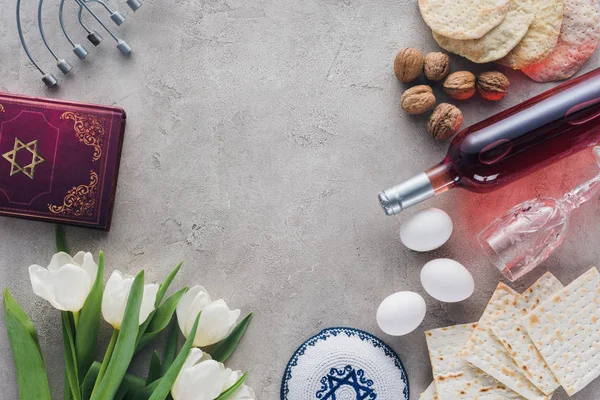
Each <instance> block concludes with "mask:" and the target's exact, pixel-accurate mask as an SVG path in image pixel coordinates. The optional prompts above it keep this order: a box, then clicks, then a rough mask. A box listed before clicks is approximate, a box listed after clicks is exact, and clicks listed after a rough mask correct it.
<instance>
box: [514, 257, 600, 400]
mask: <svg viewBox="0 0 600 400" xmlns="http://www.w3.org/2000/svg"><path fill="white" fill-rule="evenodd" d="M522 324H523V325H524V326H525V329H526V330H527V333H528V334H529V336H530V337H531V339H533V342H534V344H535V346H536V347H537V349H538V350H539V351H540V353H541V354H542V357H544V360H545V361H546V364H548V366H549V367H550V369H551V370H552V373H553V374H554V376H556V378H557V379H558V382H560V384H561V385H562V387H563V388H564V389H565V390H566V392H567V393H568V394H569V396H572V395H574V394H575V393H577V392H578V391H580V390H581V389H583V388H584V387H586V386H587V385H588V384H589V383H590V382H592V381H593V380H594V379H596V378H597V377H598V376H600V273H598V270H597V269H596V268H592V269H591V270H589V271H588V272H586V273H585V274H584V275H582V276H581V277H579V278H577V279H576V280H575V281H574V282H573V283H571V284H570V285H569V286H567V287H566V288H565V289H563V290H561V291H560V292H558V293H557V294H555V295H554V296H552V298H550V299H548V300H547V301H545V302H544V303H542V305H540V306H539V307H538V308H537V309H536V310H535V311H532V312H531V313H529V314H528V315H527V316H525V317H524V318H523V319H522Z"/></svg>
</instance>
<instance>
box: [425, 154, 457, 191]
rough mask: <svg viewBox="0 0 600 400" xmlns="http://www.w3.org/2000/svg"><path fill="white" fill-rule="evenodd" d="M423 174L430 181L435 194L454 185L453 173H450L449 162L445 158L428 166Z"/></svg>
mask: <svg viewBox="0 0 600 400" xmlns="http://www.w3.org/2000/svg"><path fill="white" fill-rule="evenodd" d="M425 174H426V175H427V178H428V179H429V181H430V182H431V186H432V187H433V190H434V191H435V194H436V195H438V194H440V193H444V192H446V191H448V190H450V189H452V188H453V187H454V186H456V182H457V180H456V179H455V178H454V174H452V170H451V169H450V163H448V162H446V161H445V160H444V161H442V162H441V163H439V164H437V165H434V166H433V167H431V168H429V169H428V170H427V171H425Z"/></svg>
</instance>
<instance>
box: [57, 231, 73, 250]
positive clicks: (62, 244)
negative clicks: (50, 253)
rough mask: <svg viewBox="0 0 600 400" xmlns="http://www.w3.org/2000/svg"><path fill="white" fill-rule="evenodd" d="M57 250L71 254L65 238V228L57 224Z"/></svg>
mask: <svg viewBox="0 0 600 400" xmlns="http://www.w3.org/2000/svg"><path fill="white" fill-rule="evenodd" d="M56 251H58V252H59V253H60V252H61V251H62V252H63V253H67V254H70V253H69V245H68V244H67V239H66V238H65V228H64V227H63V226H62V225H56Z"/></svg>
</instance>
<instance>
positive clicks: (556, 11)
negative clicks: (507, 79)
mask: <svg viewBox="0 0 600 400" xmlns="http://www.w3.org/2000/svg"><path fill="white" fill-rule="evenodd" d="M563 4H564V3H563V0H535V1H534V2H533V10H532V11H534V13H535V19H534V20H533V23H532V24H531V26H530V27H529V30H528V31H527V34H526V35H525V37H524V38H523V40H521V41H520V42H519V44H518V45H517V46H516V47H515V48H514V49H512V50H511V52H510V53H508V54H507V55H506V57H504V58H502V59H500V60H498V63H500V64H502V65H506V66H507V67H511V68H514V69H521V68H523V67H526V66H528V65H532V64H536V63H538V62H540V61H541V60H543V59H544V58H545V57H546V56H547V55H548V54H549V53H550V52H551V51H552V49H553V48H554V46H556V42H557V41H558V35H559V34H560V27H561V26H562V21H563Z"/></svg>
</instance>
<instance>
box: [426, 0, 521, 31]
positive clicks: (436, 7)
mask: <svg viewBox="0 0 600 400" xmlns="http://www.w3.org/2000/svg"><path fill="white" fill-rule="evenodd" d="M510 1H511V0H419V10H420V11H421V15H422V16H423V19H424V20H425V23H426V24H427V25H429V27H430V28H431V30H432V31H434V32H436V33H439V34H440V35H443V36H446V37H449V38H452V39H459V40H465V39H479V38H480V37H483V35H485V34H486V33H488V32H489V31H491V30H492V29H494V28H495V27H497V26H498V25H500V23H501V22H502V21H504V18H505V17H506V14H507V13H508V8H509V6H510Z"/></svg>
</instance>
